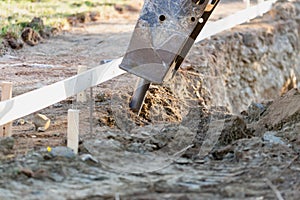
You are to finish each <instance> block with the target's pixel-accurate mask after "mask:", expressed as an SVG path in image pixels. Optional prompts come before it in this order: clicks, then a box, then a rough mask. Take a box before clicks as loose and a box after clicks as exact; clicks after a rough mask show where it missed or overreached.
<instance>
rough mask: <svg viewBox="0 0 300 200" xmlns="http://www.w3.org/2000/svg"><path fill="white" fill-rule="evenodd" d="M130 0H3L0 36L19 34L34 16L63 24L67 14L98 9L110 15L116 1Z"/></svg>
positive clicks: (124, 1) (125, 0)
mask: <svg viewBox="0 0 300 200" xmlns="http://www.w3.org/2000/svg"><path fill="white" fill-rule="evenodd" d="M130 1H131V0H89V1H78V0H1V1H0V10H1V12H0V36H2V37H4V36H5V35H7V34H8V33H10V34H11V35H14V36H16V37H17V36H18V35H19V34H20V31H21V30H22V29H23V28H24V27H25V26H26V25H27V24H28V23H29V22H30V21H31V20H32V19H33V18H34V17H40V18H41V19H42V20H43V21H44V24H45V26H51V27H62V26H64V25H65V24H66V23H67V20H66V18H67V17H68V16H71V15H73V14H76V13H85V12H94V11H96V12H99V13H100V15H109V13H111V12H112V11H114V5H115V4H126V3H129V2H130Z"/></svg>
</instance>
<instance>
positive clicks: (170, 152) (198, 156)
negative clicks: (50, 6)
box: [0, 1, 300, 199]
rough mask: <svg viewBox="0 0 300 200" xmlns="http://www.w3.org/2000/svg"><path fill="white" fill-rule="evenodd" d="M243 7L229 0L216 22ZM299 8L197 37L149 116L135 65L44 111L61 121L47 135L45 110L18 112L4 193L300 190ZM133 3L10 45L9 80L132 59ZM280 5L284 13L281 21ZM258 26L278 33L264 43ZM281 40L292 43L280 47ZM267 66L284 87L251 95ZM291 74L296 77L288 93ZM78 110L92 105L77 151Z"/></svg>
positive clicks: (247, 194)
mask: <svg viewBox="0 0 300 200" xmlns="http://www.w3.org/2000/svg"><path fill="white" fill-rule="evenodd" d="M242 6H244V5H243V4H242V3H237V2H233V1H224V3H223V4H221V5H220V6H219V8H218V9H219V11H218V10H216V15H214V16H213V20H216V19H219V18H221V17H224V16H225V15H227V14H231V13H233V12H234V10H235V9H237V10H239V9H240V8H241V7H242ZM280 8H286V9H280ZM299 8H300V6H299V3H297V2H281V3H278V4H277V9H274V10H273V11H272V12H271V13H269V14H268V15H266V16H264V17H261V18H259V19H256V20H255V21H253V22H250V23H248V24H246V25H242V26H239V27H238V28H237V29H234V30H230V31H227V32H226V33H221V34H220V35H218V36H216V37H214V38H212V39H211V40H206V41H203V42H201V43H199V44H196V45H195V47H194V48H193V49H192V51H191V53H190V55H189V57H188V58H187V60H186V62H185V63H184V65H183V68H182V69H180V70H179V71H178V73H177V75H176V77H175V78H174V79H173V80H172V81H171V82H169V83H168V84H166V85H163V86H158V85H152V86H151V88H150V90H149V92H148V94H147V97H146V99H145V105H144V107H143V108H142V112H141V115H140V116H136V115H135V114H134V113H132V112H131V111H130V110H129V109H128V102H129V99H130V96H131V94H132V91H133V88H134V86H135V82H136V77H134V76H133V75H130V74H125V75H123V76H121V77H118V78H116V79H113V80H111V81H108V82H106V83H105V84H102V85H99V86H97V87H94V88H93V89H92V93H93V95H91V97H88V101H87V102H86V103H78V102H76V97H72V98H69V99H66V100H64V101H62V102H59V103H57V104H54V105H52V106H50V107H49V108H45V109H43V110H41V111H40V112H39V113H41V114H44V115H46V116H47V117H48V118H49V119H50V120H51V125H50V127H49V129H48V130H46V131H45V132H37V131H36V130H35V126H34V124H33V123H32V122H33V119H34V115H35V114H36V113H34V114H33V115H30V116H26V117H24V118H23V119H19V120H16V121H15V122H14V126H13V133H14V135H13V137H10V138H3V139H0V176H1V177H2V179H1V180H0V199H53V198H55V199H276V198H277V199H298V198H299V196H300V192H299V191H300V181H299V180H300V176H299V170H300V159H299V151H300V135H299V134H300V107H299V102H300V101H299V100H300V92H299V90H298V89H297V87H299V84H298V83H297V79H298V78H299V73H298V72H299V71H300V70H299V66H300V65H298V64H299V63H300V61H299V60H297V59H295V58H299V49H300V48H299V45H298V43H297V42H295V43H292V44H293V45H294V46H293V45H290V43H289V42H290V41H294V40H293V39H294V37H298V39H299V32H297V31H296V30H297V29H293V30H294V31H293V32H285V31H286V30H288V31H290V30H289V29H287V28H286V26H284V24H287V22H289V23H291V24H292V25H294V23H292V22H290V21H289V20H288V19H287V16H288V18H291V20H294V21H295V20H296V21H297V20H299V13H300V9H299ZM278 10H283V11H280V12H279V11H278ZM128 12H129V11H128ZM130 12H131V13H130V14H128V13H127V14H126V12H125V13H124V12H123V14H121V15H120V16H118V17H116V18H114V19H110V20H106V21H96V22H88V23H85V24H81V25H80V27H78V26H77V27H71V29H70V30H69V31H65V32H62V33H60V34H58V35H55V36H52V37H51V38H49V39H44V40H42V43H40V44H38V45H36V46H33V47H29V46H28V45H25V46H24V47H23V48H22V49H20V50H18V51H10V52H8V53H7V54H6V55H4V56H3V57H1V58H0V68H1V71H0V74H1V76H0V77H1V80H3V81H11V82H13V84H14V90H13V96H16V95H19V94H23V93H25V92H28V91H31V90H34V89H37V88H40V87H43V86H45V85H49V84H51V83H54V82H57V81H59V80H63V79H65V78H67V77H70V76H72V75H75V74H76V73H77V66H79V65H86V66H88V68H92V67H95V66H98V65H99V63H100V61H101V60H104V59H105V60H106V59H114V58H118V57H120V56H122V55H123V54H124V52H125V51H126V48H127V45H128V43H129V39H130V36H131V34H130V33H131V31H132V30H133V28H134V23H135V20H136V18H137V16H138V13H137V12H135V11H130ZM272 13H273V14H274V13H275V14H276V13H277V14H278V13H283V14H282V15H278V16H281V17H280V18H281V19H280V20H281V21H280V20H278V21H279V22H278V23H279V25H278V24H275V25H274V26H273V22H272V20H273V21H274V19H273V18H272V17H274V15H273V14H272ZM287 13H289V14H290V15H286V14H287ZM291 13H292V14H291ZM124 14H125V15H126V17H124V16H123V15H124ZM276 16H277V15H276ZM291 16H292V17H291ZM270 19H271V20H270ZM276 20H277V19H276ZM276 20H275V21H276ZM270 24H271V25H270ZM275 26H276V31H274V32H272V30H271V29H272V27H275ZM277 26H278V27H277ZM295 26H296V25H295ZM261 27H263V28H261ZM290 27H291V26H290ZM292 27H293V26H292ZM266 29H268V31H267V33H269V34H270V35H268V36H265V35H264V34H265V30H266ZM253 31H256V32H255V33H256V34H257V35H259V36H261V37H264V38H268V39H270V40H273V39H274V38H275V39H274V41H271V42H270V41H265V43H263V45H262V44H261V43H260V41H261V40H255V37H254V38H253V37H252V35H251V33H253ZM246 33H247V34H246ZM266 35H267V34H266ZM282 35H283V36H282ZM286 35H288V36H287V37H284V36H286ZM273 36H274V37H273ZM224 38H225V39H224ZM249 38H250V39H249ZM251 38H252V39H251ZM278 38H279V39H278ZM278 41H279V42H281V43H280V44H285V45H282V46H281V47H282V48H281V49H282V51H281V52H280V51H279V52H275V50H274V49H276V48H275V47H276V45H275V44H277V43H276V42H278ZM268 42H269V43H268ZM257 44H259V45H261V46H258V47H257V46H256V45H257ZM273 44H274V45H273ZM222 45H224V46H227V47H228V49H230V50H228V49H226V50H228V52H230V55H231V56H232V57H230V58H229V57H227V56H228V52H227V54H226V51H225V50H224V48H223V47H224V46H222ZM264 45H265V46H264ZM272 45H273V46H272ZM297 45H298V46H297ZM260 47H264V48H260ZM290 47H291V48H290ZM238 49H239V50H238ZM296 49H298V51H297V50H296ZM258 50H261V51H258ZM290 50H291V51H290ZM262 51H265V52H262ZM236 52H238V53H236ZM269 52H271V53H269ZM274 52H275V53H274ZM286 52H287V53H286ZM279 54H280V55H286V56H284V57H276V56H278V55H279ZM222 55H223V57H222ZM245 55H248V56H249V57H246V56H245ZM255 55H259V56H258V57H259V58H257V57H255ZM266 55H268V56H269V57H271V61H272V62H271V61H270V60H268V59H267V57H268V56H266ZM260 56H261V57H260ZM205 57H207V58H205ZM248 59H250V60H248ZM272 59H273V60H272ZM276 59H277V60H278V62H279V61H280V62H281V63H282V64H281V65H280V66H277V64H276V63H274V62H273V61H274V60H276ZM236 60H238V62H236ZM288 60H290V63H292V64H293V66H294V67H293V68H289V66H290V65H288V64H286V63H288ZM260 62H262V63H265V65H266V66H268V68H267V70H266V71H264V69H261V68H260V67H262V68H263V67H264V65H260ZM224 63H225V64H224ZM232 63H236V64H232ZM253 63H255V65H254V64H253ZM252 64H253V65H252ZM253 66H256V68H255V67H253ZM273 66H275V67H273ZM218 67H219V68H218ZM223 67H224V68H223ZM247 67H252V68H251V69H253V70H252V71H251V70H250V71H249V70H248V71H246V70H245V69H247ZM258 68H259V69H258ZM275 69H276V70H275ZM277 69H278V70H277ZM291 69H293V74H294V75H293V76H292V75H291V72H290V70H291ZM235 72H238V73H235ZM267 72H272V74H273V75H274V74H276V73H277V72H278V74H279V73H280V74H284V75H282V76H283V78H282V80H280V81H281V82H280V84H279V83H278V84H277V85H275V86H274V84H275V83H276V80H273V81H270V82H268V83H266V84H264V87H263V88H267V89H268V91H269V92H270V93H268V94H269V99H267V98H264V97H266V96H267V95H266V94H265V93H264V92H261V93H264V94H261V93H259V92H257V93H255V92H252V93H251V92H248V93H247V91H249V90H251V91H254V90H256V91H266V90H267V89H266V90H257V88H260V86H259V84H260V83H261V82H263V81H262V80H261V79H262V78H263V77H267V80H269V78H268V76H269V74H268V73H267ZM220 73H221V75H222V74H223V73H224V74H225V75H224V76H221V75H220ZM239 73H241V75H240V76H238V75H237V74H239ZM290 75H291V76H290ZM236 77H238V78H236ZM253 77H254V78H253ZM280 77H281V76H280ZM273 79H274V78H273ZM291 80H292V81H291ZM288 81H290V82H293V83H294V84H292V87H291V86H289V89H290V90H289V89H285V92H283V93H285V94H282V96H280V92H281V91H283V90H282V87H283V86H285V85H286V83H287V82H288ZM277 82H279V81H277ZM239 83H240V84H239ZM273 83H274V84H273ZM243 84H245V85H246V86H247V87H246V86H245V85H243ZM268 84H269V86H270V87H267V85H268ZM257 85H258V86H257ZM240 88H242V89H241V90H239V89H240ZM247 88H250V89H247ZM270 88H271V89H270ZM287 88H288V87H287ZM228 91H229V92H228ZM245 91H246V92H245ZM275 91H276V92H275ZM86 93H87V95H88V96H90V91H87V92H86ZM41 98H42V97H41ZM249 101H250V103H249ZM251 101H252V103H251ZM91 102H92V107H93V111H92V113H91V114H92V116H93V118H92V119H90V105H91V104H90V103H91ZM228 105H231V106H228ZM24 106H26V105H24ZM232 107H234V108H235V109H232ZM70 108H77V109H80V110H81V113H80V148H79V155H77V156H76V155H74V154H73V153H72V151H70V150H69V149H67V148H65V146H66V128H67V119H66V116H67V110H68V109H70ZM91 125H92V126H91ZM91 128H92V130H91Z"/></svg>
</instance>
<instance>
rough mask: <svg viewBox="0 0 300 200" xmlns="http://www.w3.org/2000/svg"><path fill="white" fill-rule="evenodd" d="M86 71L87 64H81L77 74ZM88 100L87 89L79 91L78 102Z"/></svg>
mask: <svg viewBox="0 0 300 200" xmlns="http://www.w3.org/2000/svg"><path fill="white" fill-rule="evenodd" d="M86 71H87V66H85V65H81V66H78V69H77V74H81V73H83V72H86ZM86 101H87V97H86V92H85V91H82V92H79V93H78V94H77V102H80V103H84V102H86Z"/></svg>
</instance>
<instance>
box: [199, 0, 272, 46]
mask: <svg viewBox="0 0 300 200" xmlns="http://www.w3.org/2000/svg"><path fill="white" fill-rule="evenodd" d="M276 1H277V0H269V1H265V2H263V3H260V4H257V5H255V6H252V7H250V8H247V9H244V10H241V11H238V12H236V13H235V14H232V15H230V16H228V17H225V18H223V19H220V20H218V21H215V22H208V23H207V24H206V25H205V26H204V28H203V30H202V31H201V33H200V34H199V36H198V37H197V39H196V41H195V42H200V41H201V40H203V39H205V38H209V37H211V36H213V35H215V34H218V33H220V32H222V31H225V30H227V29H231V28H233V27H235V26H237V25H239V24H243V23H245V22H247V21H249V20H251V19H254V18H256V17H257V16H261V15H263V14H264V13H266V12H268V11H270V10H271V8H272V5H273V3H275V2H276Z"/></svg>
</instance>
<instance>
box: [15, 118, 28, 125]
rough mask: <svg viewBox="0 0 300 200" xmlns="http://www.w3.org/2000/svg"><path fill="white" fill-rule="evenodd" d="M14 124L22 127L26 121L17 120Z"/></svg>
mask: <svg viewBox="0 0 300 200" xmlns="http://www.w3.org/2000/svg"><path fill="white" fill-rule="evenodd" d="M14 123H15V125H21V126H22V125H24V124H26V123H27V121H26V120H25V119H19V120H17V121H15V122H14Z"/></svg>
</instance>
